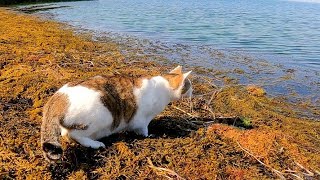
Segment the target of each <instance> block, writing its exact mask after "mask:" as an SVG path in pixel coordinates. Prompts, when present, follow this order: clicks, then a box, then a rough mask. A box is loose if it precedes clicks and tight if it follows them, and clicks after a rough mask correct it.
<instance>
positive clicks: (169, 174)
mask: <svg viewBox="0 0 320 180" xmlns="http://www.w3.org/2000/svg"><path fill="white" fill-rule="evenodd" d="M147 161H148V164H149V165H148V166H149V167H150V168H151V169H152V170H154V171H155V172H156V174H157V175H158V176H164V177H166V178H168V179H178V180H184V178H183V177H181V176H179V175H178V174H177V173H176V172H174V171H173V170H171V169H167V168H161V167H157V166H155V165H153V163H152V161H151V160H150V158H147Z"/></svg>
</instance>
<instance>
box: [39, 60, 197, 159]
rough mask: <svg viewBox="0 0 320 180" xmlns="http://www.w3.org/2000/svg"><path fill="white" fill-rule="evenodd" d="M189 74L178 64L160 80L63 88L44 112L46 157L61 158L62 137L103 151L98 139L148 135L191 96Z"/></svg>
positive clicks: (99, 81)
mask: <svg viewBox="0 0 320 180" xmlns="http://www.w3.org/2000/svg"><path fill="white" fill-rule="evenodd" d="M190 73H191V71H189V72H187V73H182V67H181V66H177V67H176V68H175V69H173V70H172V71H170V72H169V73H167V74H164V75H162V76H161V75H159V76H154V77H140V78H132V77H125V76H120V75H118V76H95V77H92V78H90V79H88V80H86V81H77V82H71V83H67V84H65V85H64V86H63V87H61V88H60V89H59V90H58V91H57V92H56V93H55V94H54V95H53V96H52V97H51V98H50V99H49V100H48V102H47V103H46V105H45V106H44V108H43V120H42V125H41V145H42V150H43V153H44V157H45V159H46V160H48V161H49V162H55V161H57V160H59V159H60V158H61V156H62V154H63V150H62V148H61V144H60V141H59V138H60V135H61V136H67V137H68V138H71V139H72V140H74V141H76V142H78V143H80V144H81V145H83V146H85V147H91V148H94V149H98V148H100V147H105V145H104V143H102V142H100V141H97V140H98V139H101V138H103V137H106V136H109V135H111V134H113V133H117V132H120V131H123V130H127V131H134V132H135V133H137V134H139V135H142V136H145V137H147V136H148V135H149V134H148V125H149V123H150V121H151V120H152V119H153V118H154V117H155V116H156V115H158V114H159V113H160V112H162V111H163V110H164V108H165V107H166V106H167V105H168V104H169V103H170V102H171V101H174V100H178V99H180V98H181V97H191V95H192V85H191V81H190V80H189V79H188V78H187V77H188V75H189V74H190Z"/></svg>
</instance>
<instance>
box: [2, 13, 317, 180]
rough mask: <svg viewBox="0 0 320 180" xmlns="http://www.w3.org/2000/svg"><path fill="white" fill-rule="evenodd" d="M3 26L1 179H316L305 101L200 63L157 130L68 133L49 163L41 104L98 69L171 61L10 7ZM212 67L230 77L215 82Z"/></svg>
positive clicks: (133, 68)
mask: <svg viewBox="0 0 320 180" xmlns="http://www.w3.org/2000/svg"><path fill="white" fill-rule="evenodd" d="M0 32H1V34H0V75H1V77H0V87H1V91H0V98H1V101H0V130H1V134H0V178H1V179H12V178H19V179H33V178H39V179H80V178H81V179H83V178H87V179H166V178H169V179H170V178H172V179H213V178H216V179H273V178H314V179H317V178H320V174H319V171H320V164H319V162H320V156H319V153H320V141H319V137H320V131H319V129H320V123H319V118H316V119H311V118H305V117H301V116H299V114H298V113H297V112H296V111H295V110H296V109H297V108H298V107H299V108H300V109H301V110H302V111H303V110H304V109H306V108H309V106H307V105H303V103H301V104H302V105H301V106H300V105H299V104H291V103H289V102H286V101H284V100H283V99H281V98H277V97H269V96H267V94H266V93H265V90H263V89H262V88H261V87H255V86H251V88H248V87H247V85H241V84H237V82H236V81H232V80H231V79H232V78H231V77H228V76H227V75H224V72H223V71H221V70H208V69H204V68H200V67H197V68H194V69H195V73H194V74H193V75H192V77H191V81H192V82H193V85H194V97H193V98H192V99H191V100H190V99H183V100H181V101H177V102H173V103H171V104H170V105H168V107H167V108H166V109H165V110H164V112H163V113H161V114H160V115H159V116H158V117H156V118H155V119H154V120H153V121H152V122H151V124H150V126H149V131H150V132H151V134H152V136H151V137H148V138H144V137H140V136H138V135H135V134H133V133H130V132H123V133H119V134H114V135H112V136H109V137H106V138H104V139H102V141H103V142H104V143H105V144H106V145H107V147H106V148H105V149H99V150H93V149H90V148H85V147H81V146H80V145H78V144H76V143H74V142H68V141H67V140H64V139H63V140H62V142H63V148H64V156H63V158H62V160H61V161H60V162H58V163H57V164H48V163H47V162H46V161H45V160H44V158H43V157H42V152H41V148H40V124H41V117H42V107H43V105H44V104H45V102H46V101H47V100H48V98H49V97H50V96H51V95H52V94H53V93H54V92H55V91H56V90H57V89H58V88H59V87H60V86H62V85H63V84H64V83H66V82H68V81H71V80H75V79H86V78H88V77H91V76H94V75H98V74H106V75H112V74H126V75H129V76H133V77H139V76H141V75H146V74H148V75H156V74H159V73H162V72H166V71H168V69H171V67H172V66H174V65H173V64H172V63H170V62H167V61H166V62H165V63H163V64H161V63H159V62H155V61H148V60H147V59H148V57H144V56H143V55H140V56H134V55H133V56H130V57H129V58H128V57H127V56H124V55H123V53H122V52H121V51H120V47H119V45H118V44H116V43H113V42H111V41H93V40H92V37H91V36H90V35H88V34H75V33H74V32H73V30H72V29H70V28H69V27H68V26H66V25H64V24H60V23H56V22H52V21H48V20H43V19H40V18H37V17H34V16H31V15H27V14H20V13H17V12H13V11H10V10H7V9H0ZM189 68H192V67H189ZM212 72H216V74H220V77H223V76H224V77H225V81H228V82H229V81H230V80H231V81H232V82H230V83H228V82H227V83H226V84H225V85H221V86H220V85H219V86H218V85H215V84H213V83H212V82H213V80H212V79H211V77H212V76H211V75H212ZM208 73H211V75H208ZM236 73H239V74H241V73H242V72H241V71H237V72H236ZM252 87H254V88H252ZM256 92H257V93H256ZM313 112H314V115H319V109H317V108H315V109H313Z"/></svg>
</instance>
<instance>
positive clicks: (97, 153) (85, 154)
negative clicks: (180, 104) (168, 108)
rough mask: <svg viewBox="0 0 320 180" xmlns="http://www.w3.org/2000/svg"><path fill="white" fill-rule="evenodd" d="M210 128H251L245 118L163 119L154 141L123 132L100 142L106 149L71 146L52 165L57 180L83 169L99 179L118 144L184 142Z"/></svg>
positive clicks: (154, 126) (153, 130) (154, 128)
mask: <svg viewBox="0 0 320 180" xmlns="http://www.w3.org/2000/svg"><path fill="white" fill-rule="evenodd" d="M207 122H210V124H214V123H223V124H228V125H233V126H237V127H240V128H244V129H250V128H252V126H249V127H242V126H241V122H242V120H241V118H238V117H232V118H219V119H210V118H197V119H196V120H195V121H189V120H186V119H184V118H181V117H172V116H162V117H158V118H156V119H154V120H152V121H151V122H150V124H149V126H148V129H149V134H150V137H143V136H141V135H137V134H135V133H133V132H122V133H117V134H113V135H110V136H108V137H106V138H103V139H100V141H102V142H103V143H104V144H105V145H106V149H98V150H95V149H91V148H86V147H83V146H81V145H79V144H75V145H72V146H68V147H67V149H66V150H65V151H64V157H63V159H62V161H61V162H60V163H57V164H51V165H50V168H49V169H50V171H51V174H52V177H53V179H66V178H67V176H68V175H69V174H70V173H72V172H73V171H77V170H79V169H82V170H83V171H84V172H85V173H86V175H87V177H88V178H89V179H97V178H99V175H98V174H95V173H93V171H94V170H95V169H97V168H99V167H104V165H105V163H106V162H105V160H104V159H105V158H104V157H105V155H107V154H108V152H109V150H110V149H109V148H110V147H111V146H112V145H113V144H114V143H117V142H126V143H127V144H131V143H134V141H137V140H138V141H139V140H143V139H145V138H152V139H156V138H181V137H187V136H189V135H190V133H192V132H195V131H197V130H198V129H199V128H202V127H205V126H207V125H208V124H207Z"/></svg>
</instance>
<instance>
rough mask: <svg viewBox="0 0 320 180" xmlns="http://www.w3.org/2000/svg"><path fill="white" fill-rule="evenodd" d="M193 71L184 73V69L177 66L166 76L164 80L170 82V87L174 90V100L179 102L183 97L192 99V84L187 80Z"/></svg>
mask: <svg viewBox="0 0 320 180" xmlns="http://www.w3.org/2000/svg"><path fill="white" fill-rule="evenodd" d="M190 73H191V71H189V72H186V73H183V72H182V67H181V66H177V67H176V68H175V69H173V70H172V71H170V73H168V74H166V75H164V78H165V79H167V80H168V82H169V86H170V88H171V89H172V100H178V99H180V98H181V97H191V95H192V84H191V81H190V80H189V79H188V78H187V77H188V76H189V75H190Z"/></svg>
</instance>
